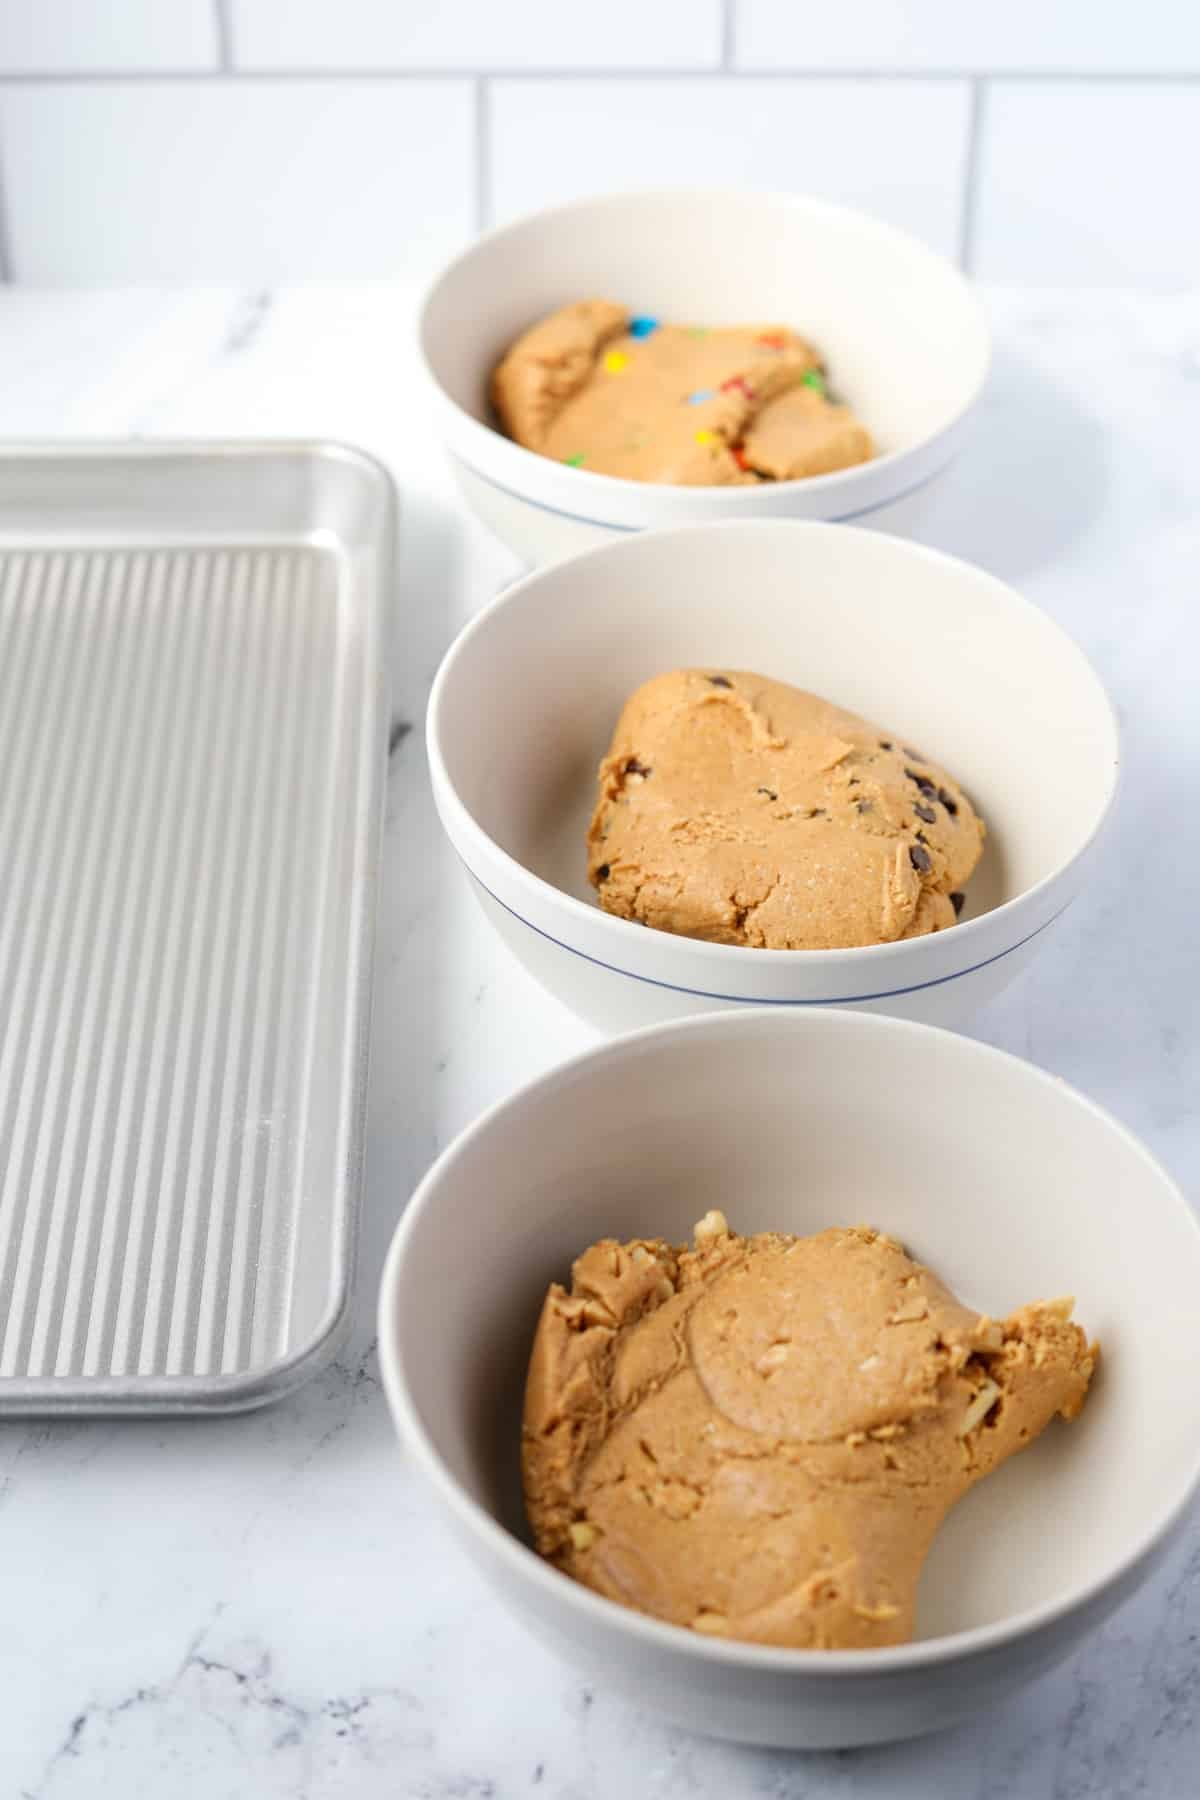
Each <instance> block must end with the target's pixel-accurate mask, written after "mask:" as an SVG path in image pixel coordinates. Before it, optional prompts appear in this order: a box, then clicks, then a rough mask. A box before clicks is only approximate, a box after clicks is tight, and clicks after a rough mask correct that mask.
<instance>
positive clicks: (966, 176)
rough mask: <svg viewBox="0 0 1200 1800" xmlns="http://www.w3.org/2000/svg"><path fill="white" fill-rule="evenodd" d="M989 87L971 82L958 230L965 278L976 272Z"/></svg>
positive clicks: (960, 262)
mask: <svg viewBox="0 0 1200 1800" xmlns="http://www.w3.org/2000/svg"><path fill="white" fill-rule="evenodd" d="M987 95H988V84H987V81H986V80H984V79H982V78H977V79H976V80H974V81H972V83H971V100H970V111H969V113H968V115H967V160H966V167H965V168H964V170H963V192H962V219H961V223H960V228H959V243H958V264H959V267H960V268H961V269H962V271H963V273H964V275H972V274H974V272H975V215H976V212H977V210H978V202H979V165H980V157H981V155H982V141H983V131H984V127H985V125H986V122H987Z"/></svg>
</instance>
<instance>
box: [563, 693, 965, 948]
mask: <svg viewBox="0 0 1200 1800" xmlns="http://www.w3.org/2000/svg"><path fill="white" fill-rule="evenodd" d="M983 836H984V827H983V823H982V821H981V820H980V819H979V818H978V817H977V815H976V813H975V811H974V809H973V808H972V806H971V803H970V801H969V800H968V799H967V797H966V795H965V794H964V793H963V791H962V789H961V788H960V787H959V786H958V783H957V782H956V781H955V780H954V779H953V777H952V776H950V775H948V774H947V773H946V771H945V770H944V769H942V768H940V767H939V766H938V765H937V764H936V763H933V762H931V761H930V760H929V759H928V758H927V757H925V756H923V755H922V754H921V752H920V751H919V750H917V749H914V748H913V747H912V746H911V745H905V744H902V743H901V742H900V741H899V740H898V739H896V738H894V737H893V736H892V734H891V733H890V732H888V731H881V730H879V729H878V728H877V727H876V726H874V725H871V724H868V723H867V721H866V720H865V719H860V718H858V717H857V716H856V715H855V714H854V713H849V712H845V711H843V710H842V709H841V708H840V707H837V706H833V705H831V704H830V703H829V702H828V701H826V700H821V699H818V698H817V697H816V696H815V695H813V694H806V693H803V692H802V691H801V690H800V689H799V688H793V687H789V686H788V685H787V684H786V683H784V682H781V681H770V680H768V679H767V677H766V676H763V675H752V674H748V673H747V672H746V671H745V670H738V669H727V670H711V671H709V670H703V669H677V670H674V671H673V672H672V673H670V674H668V675H659V676H657V677H656V678H655V679H654V680H652V681H648V682H646V684H645V686H643V687H640V688H639V689H638V690H637V692H636V693H635V694H633V695H632V696H631V697H630V699H629V700H628V701H627V702H626V705H625V708H624V710H623V712H622V713H621V717H620V719H619V720H618V722H617V727H616V731H615V733H614V735H613V740H612V745H611V747H610V750H609V753H608V755H607V756H606V757H605V759H604V761H603V762H602V763H601V765H600V775H599V798H598V800H597V803H596V810H595V813H594V815H593V818H592V823H591V827H590V830H589V832H588V876H589V879H590V881H591V882H592V885H593V886H594V887H595V889H596V891H597V893H598V895H599V898H600V904H601V906H603V907H604V909H605V910H606V911H607V912H611V913H617V914H619V915H620V916H621V917H622V918H626V919H633V920H637V921H638V922H639V923H641V924H643V925H650V926H654V927H655V928H657V929H658V930H660V931H671V932H675V933H676V934H678V935H680V936H683V937H693V938H705V939H708V940H709V941H710V942H712V943H718V944H741V945H746V946H749V947H750V948H756V949H770V950H820V949H838V948H845V947H850V946H854V945H864V944H887V943H892V942H894V941H895V940H896V939H898V938H911V937H920V936H922V935H924V934H925V933H926V932H930V931H940V930H942V929H943V928H945V927H946V926H950V925H953V924H954V922H955V920H956V918H957V916H958V912H959V910H960V909H961V907H962V904H963V888H964V886H965V884H966V882H967V880H968V878H969V877H970V875H971V872H972V871H973V869H974V868H975V865H976V864H977V863H978V861H979V858H980V855H981V852H982V844H983Z"/></svg>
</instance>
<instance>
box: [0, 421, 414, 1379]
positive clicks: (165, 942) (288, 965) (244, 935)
mask: <svg viewBox="0 0 1200 1800" xmlns="http://www.w3.org/2000/svg"><path fill="white" fill-rule="evenodd" d="M393 532H394V496H393V490H392V486H391V483H390V480H389V478H388V477H387V475H386V474H385V473H384V472H383V470H382V469H380V468H379V467H378V465H376V464H375V463H373V462H372V461H371V460H370V459H369V458H367V457H364V456H361V455H360V454H358V453H357V452H356V451H353V450H350V449H347V448H344V447H342V446H339V445H332V444H292V445H268V444H263V445H255V444H237V445H222V444H205V445H198V444H192V445H184V444H180V445H175V444H164V445H153V446H152V445H134V446H130V445H121V446H116V445H96V446H94V447H88V448H79V447H70V448H66V447H55V446H43V447H33V448H21V449H10V450H8V451H6V452H4V453H3V454H0V1413H5V1412H6V1413H10V1414H11V1413H71V1414H82V1413H102V1412H191V1411H224V1410H233V1409H237V1408H241V1407H247V1406H253V1405H256V1404H258V1403H260V1402H262V1401H266V1400H269V1399H272V1398H274V1397H276V1396H277V1395H279V1394H281V1393H283V1392H285V1391H286V1390H287V1389H288V1388H289V1387H292V1386H294V1385H296V1384H297V1383H298V1382H299V1381H301V1380H303V1379H304V1378H305V1377H306V1376H307V1375H308V1374H310V1373H311V1372H312V1371H313V1370H314V1369H315V1368H317V1367H319V1366H320V1364H321V1362H322V1361H324V1360H325V1359H326V1358H327V1357H328V1356H329V1355H331V1354H332V1353H333V1351H334V1349H335V1348H336V1346H337V1343H338V1341H339V1337H340V1332H341V1327H342V1326H343V1324H344V1323H345V1320H346V1314H347V1307H348V1300H349V1294H350V1284H351V1279H352V1274H353V1263H354V1242H355V1234H356V1214H357V1204H358V1193H359V1185H360V1167H361V1156H362V1136H363V1119H364V1097H365V1088H366V1064H367V1029H368V1012H369V981H370V962H371V937H372V924H373V915H374V904H375V885H376V870H377V861H378V851H379V837H380V829H381V811H382V796H383V787H384V779H385V771H386V756H387V743H386V740H387V713H386V705H385V694H384V682H385V670H386V660H387V659H386V655H385V646H384V642H383V639H384V628H385V619H386V615H387V611H388V603H389V598H390V587H391V579H392V570H393Z"/></svg>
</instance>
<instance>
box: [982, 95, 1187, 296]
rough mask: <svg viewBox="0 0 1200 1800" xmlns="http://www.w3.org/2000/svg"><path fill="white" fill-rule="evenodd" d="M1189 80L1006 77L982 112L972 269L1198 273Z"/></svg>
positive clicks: (1176, 279) (1158, 276)
mask: <svg viewBox="0 0 1200 1800" xmlns="http://www.w3.org/2000/svg"><path fill="white" fill-rule="evenodd" d="M1197 168H1200V105H1198V104H1197V97H1196V90H1195V89H1194V88H1192V87H1190V86H1187V85H1181V86H1178V87H1177V86H1175V85H1173V84H1164V83H1153V82H1147V83H1143V84H1136V83H1124V82H1122V83H1120V84H1117V83H1111V82H1087V83H1080V82H1071V83H1063V84H1058V83H1054V82H1037V83H1032V82H1029V83H1023V82H1013V83H1003V84H998V85H997V86H995V87H994V88H993V89H992V90H991V92H990V94H989V96H988V99H987V104H986V106H985V109H984V114H983V119H982V138H981V143H980V160H979V203H978V211H977V215H976V225H975V254H974V266H975V272H976V273H977V274H978V275H980V276H981V277H983V278H984V279H985V280H996V281H1014V282H1023V281H1029V282H1046V283H1050V284H1054V283H1067V284H1073V283H1079V284H1089V283H1095V284H1100V285H1109V286H1147V285H1176V284H1180V283H1194V282H1197V281H1200V234H1198V233H1197V230H1196V212H1195V206H1194V204H1193V201H1192V198H1191V195H1190V193H1189V192H1187V189H1188V187H1189V186H1190V185H1191V176H1192V174H1194V171H1195V170H1196V169H1197Z"/></svg>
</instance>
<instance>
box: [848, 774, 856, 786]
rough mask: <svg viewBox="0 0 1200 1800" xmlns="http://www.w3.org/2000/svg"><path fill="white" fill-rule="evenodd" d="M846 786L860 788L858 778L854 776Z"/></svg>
mask: <svg viewBox="0 0 1200 1800" xmlns="http://www.w3.org/2000/svg"><path fill="white" fill-rule="evenodd" d="M846 786H847V787H857V786H858V776H857V775H852V776H851V777H850V779H849V781H848V782H847V783H846Z"/></svg>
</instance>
